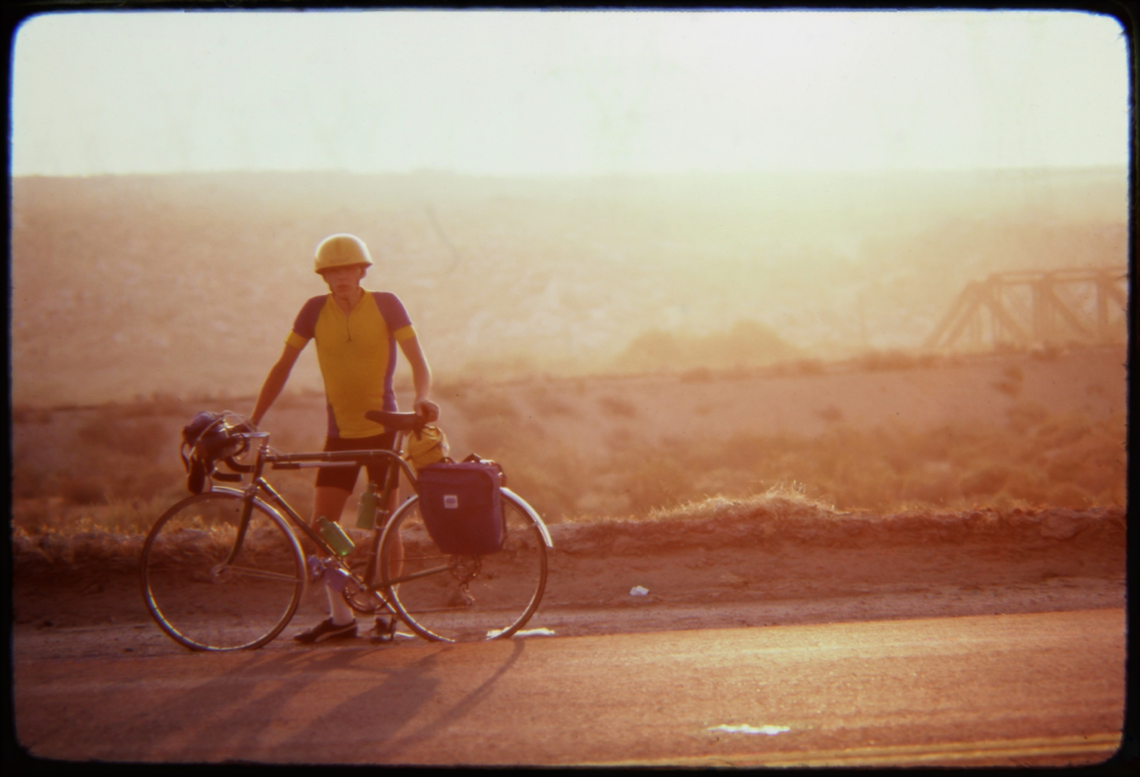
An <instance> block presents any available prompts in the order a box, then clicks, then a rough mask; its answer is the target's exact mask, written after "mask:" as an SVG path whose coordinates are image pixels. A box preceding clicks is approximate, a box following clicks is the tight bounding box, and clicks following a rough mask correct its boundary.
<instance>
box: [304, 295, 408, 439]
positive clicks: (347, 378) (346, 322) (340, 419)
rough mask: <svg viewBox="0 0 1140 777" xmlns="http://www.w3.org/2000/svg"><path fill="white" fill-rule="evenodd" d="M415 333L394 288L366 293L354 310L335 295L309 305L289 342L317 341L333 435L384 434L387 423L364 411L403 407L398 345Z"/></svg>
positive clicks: (369, 435)
mask: <svg viewBox="0 0 1140 777" xmlns="http://www.w3.org/2000/svg"><path fill="white" fill-rule="evenodd" d="M415 336H416V332H415V330H414V329H413V328H412V322H411V321H410V320H409V319H408V314H407V311H405V310H404V305H403V303H401V302H400V300H399V298H397V297H396V295H395V294H392V293H390V292H385V291H370V292H366V293H365V294H364V296H363V297H362V298H361V299H360V302H358V303H357V304H356V307H354V308H353V309H352V311H351V312H350V313H348V314H346V313H345V312H344V311H343V310H341V308H340V306H339V305H338V304H337V303H336V300H334V299H333V297H332V294H323V295H321V296H319V297H313V298H312V299H310V300H308V301H307V302H306V303H305V304H304V306H303V307H302V308H301V312H300V313H298V314H297V319H296V320H295V321H294V322H293V331H292V332H290V333H289V337H288V338H286V340H285V342H286V343H288V344H289V345H292V346H293V347H294V348H298V349H300V348H304V347H305V345H306V344H308V342H309V340H316V343H317V361H318V363H319V364H320V367H321V376H322V377H323V378H324V382H325V397H326V400H327V404H328V436H329V437H330V438H337V437H345V438H355V437H372V436H373V435H377V434H382V433H383V432H384V427H383V425H381V424H378V423H376V422H375V421H369V420H368V419H366V418H365V417H364V413H365V411H367V410H376V409H380V408H382V409H384V410H396V409H397V408H396V393H395V391H394V390H393V388H392V376H393V375H394V374H395V372H396V343H398V342H404V341H405V340H410V339H411V338H413V337H415Z"/></svg>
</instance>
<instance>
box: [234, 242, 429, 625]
mask: <svg viewBox="0 0 1140 777" xmlns="http://www.w3.org/2000/svg"><path fill="white" fill-rule="evenodd" d="M371 265H372V258H371V256H370V255H369V253H368V247H367V246H366V245H365V244H364V241H362V240H361V239H360V238H358V237H356V236H354V235H348V234H337V235H331V236H329V237H327V238H325V239H324V240H323V241H321V243H320V245H318V246H317V252H316V261H315V265H314V269H315V271H316V272H317V273H318V274H320V275H321V277H322V278H323V279H324V281H325V283H327V284H328V287H329V294H322V295H321V296H319V297H313V298H312V299H310V300H308V301H307V302H306V303H305V304H304V305H303V306H302V307H301V312H300V313H298V315H297V318H296V320H295V321H294V322H293V330H292V332H290V334H289V337H288V338H287V339H286V340H285V350H284V352H283V353H282V354H281V357H280V358H279V359H278V360H277V363H276V364H274V365H273V367H272V369H270V371H269V375H268V376H267V377H266V379H265V383H264V384H263V385H262V387H261V391H260V393H259V394H258V396H257V404H256V406H255V407H254V410H253V414H252V415H251V416H250V420H251V421H252V422H253V423H254V425H255V426H256V425H258V424H260V423H261V419H262V417H264V415H265V414H266V412H268V411H269V408H270V406H272V404H273V402H274V400H276V399H277V397H278V396H279V395H280V394H281V391H282V389H284V388H285V384H286V382H287V381H288V380H289V374H290V372H291V371H292V369H293V365H294V364H295V363H296V362H297V357H298V356H300V354H301V351H302V350H303V349H304V347H305V346H306V345H307V344H308V342H309V340H315V341H316V344H317V360H318V362H319V364H320V368H321V376H322V378H323V379H324V384H325V395H326V400H327V404H328V436H327V438H326V440H325V447H324V450H326V451H346V450H376V449H381V448H384V449H388V450H391V448H392V446H393V444H394V442H395V437H396V433H395V432H394V431H388V430H385V429H384V427H383V426H382V425H381V424H378V423H376V422H374V421H369V420H368V419H366V418H365V417H364V414H365V412H366V411H368V410H376V409H383V410H396V394H395V391H394V389H393V387H392V377H393V375H394V373H395V369H396V345H397V344H399V347H400V350H401V351H403V353H404V356H405V357H406V358H407V360H408V364H409V365H411V368H412V384H413V386H414V387H415V395H416V398H415V403H414V410H415V412H416V413H417V414H419V415H420V416H422V417H423V418H424V419H425V420H426V421H429V422H430V421H434V420H436V418H438V417H439V408H438V406H436V405H435V403H433V402H432V401H431V400H430V399H429V396H430V394H431V369H430V368H429V367H428V363H427V359H426V358H425V357H424V354H423V351H422V350H421V348H420V344H419V341H418V340H417V338H416V332H415V330H414V329H413V328H412V323H411V321H410V319H409V318H408V314H407V312H406V311H405V310H404V306H403V304H402V303H401V302H400V300H399V299H398V298H397V297H396V295H395V294H392V293H390V292H377V291H367V290H365V289H364V288H363V287H362V286H361V285H360V283H361V281H362V280H363V279H364V275H365V273H366V272H367V270H368V268H369V267H370V266H371ZM383 470H384V467H383V465H378V466H377V467H376V471H373V468H372V467H368V476H369V477H370V478H371V479H372V481H373V482H376V483H380V482H383V477H384V471H383ZM359 472H360V468H359V467H322V468H321V469H320V470H318V474H317V481H316V488H315V493H314V498H313V516H312V521H313V526H314V528H317V526H316V524H317V521H318V519H319V518H320V517H322V516H323V517H325V518H327V519H329V520H332V521H336V520H339V518H340V515H341V513H342V512H343V511H344V506H345V503H346V502H347V501H348V497H349V496H350V495H351V493H352V490H353V488H354V487H355V485H356V478H357V476H358V475H359ZM325 590H326V593H327V594H328V600H329V609H330V615H329V618H328V619H326V620H324V621H321V622H320V623H318V624H317V625H316V626H314V627H313V628H311V629H309V630H308V631H305V632H302V633H300V634H298V635H297V636H295V637H294V639H295V640H296V641H298V642H301V643H304V644H312V643H315V642H323V641H325V640H328V639H337V638H352V637H355V636H356V616H355V615H354V613H353V612H352V608H351V607H349V606H348V603H347V602H345V600H344V598H343V597H342V596H340V594H339V593H337V592H335V591H333V590H332V589H331V588H327V587H326V589H325Z"/></svg>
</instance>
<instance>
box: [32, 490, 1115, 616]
mask: <svg viewBox="0 0 1140 777" xmlns="http://www.w3.org/2000/svg"><path fill="white" fill-rule="evenodd" d="M551 534H552V536H553V540H554V551H553V552H552V554H551V557H550V562H551V563H550V578H549V582H548V587H547V592H546V596H545V598H544V600H543V605H542V607H541V609H540V611H539V615H538V616H536V619H535V623H540V622H542V623H549V624H555V623H557V624H560V626H561V629H560V633H576V632H577V631H580V630H581V628H580V627H575V626H574V624H573V623H572V620H573V618H572V616H571V615H569V614H568V613H571V612H581V611H591V612H592V613H594V614H593V615H591V616H590V618H591V619H592V620H591V623H592V624H593V625H592V626H591V628H590V630H591V631H599V630H601V631H606V630H609V631H620V630H629V629H657V628H668V627H670V625H676V624H678V623H683V624H685V625H686V627H710V626H717V625H724V623H723V620H724V618H725V617H728V616H726V615H725V612H727V610H725V607H726V606H727V607H729V608H730V609H731V607H732V606H738V607H739V606H753V607H755V606H762V607H765V608H766V610H765V612H766V616H765V617H766V622H796V621H803V620H805V619H815V620H828V619H835V620H843V619H848V620H849V619H859V618H881V617H918V616H922V615H935V614H953V613H964V612H967V611H968V612H1022V611H1032V610H1046V609H1084V608H1095V607H1104V606H1123V601H1124V575H1125V511H1124V509H1123V508H1120V507H1109V508H1095V509H1090V510H1084V511H1077V510H1065V509H1043V510H1037V511H1034V510H1022V509H1014V510H1010V511H998V510H992V509H982V510H977V511H972V512H957V513H946V514H938V513H927V512H911V513H903V514H898V515H888V516H878V515H873V514H860V513H834V512H829V511H827V510H825V509H821V508H819V507H818V506H815V505H812V504H797V503H795V502H794V501H789V500H778V499H777V500H772V499H769V500H768V501H767V502H766V503H765V502H764V501H763V500H739V501H733V500H727V499H720V500H708V501H707V502H705V503H703V504H701V505H697V506H695V507H692V508H690V510H689V513H688V514H686V515H685V516H683V517H678V516H669V515H664V516H660V517H658V519H656V520H641V521H632V520H631V521H605V522H597V523H583V524H574V523H563V524H558V525H555V526H552V527H551ZM141 543H142V539H141V538H140V537H122V536H116V535H110V534H102V533H92V534H76V535H72V536H70V537H66V536H64V535H59V534H49V535H43V536H37V537H26V536H17V537H15V538H14V546H13V551H14V581H15V587H14V620H15V622H16V623H17V624H24V625H37V626H41V627H53V626H82V625H89V624H104V623H108V622H125V621H136V620H146V618H147V615H146V612H145V610H144V608H143V605H142V601H141V596H140V593H139V589H138V582H137V560H138V553H139V549H140V548H141ZM634 586H640V587H642V588H644V589H647V591H648V593H647V594H644V595H640V596H631V590H632V589H633V587H634ZM823 602H827V603H829V604H827V605H826V606H825V605H823V604H821V603H823ZM813 603H814V604H813ZM872 603H873V606H872ZM631 607H633V608H637V609H638V610H639V612H638V613H634V612H633V611H632V610H631V609H630V608H631ZM693 608H697V609H698V610H699V613H698V614H697V615H693V614H692V610H693ZM600 611H603V612H604V611H608V613H609V615H605V614H599V612H600ZM681 611H686V612H687V613H688V614H687V615H685V616H684V617H681V616H680V615H679V613H681ZM650 612H652V614H651V615H650V614H649V613H650ZM741 622H745V621H743V620H742V621H741Z"/></svg>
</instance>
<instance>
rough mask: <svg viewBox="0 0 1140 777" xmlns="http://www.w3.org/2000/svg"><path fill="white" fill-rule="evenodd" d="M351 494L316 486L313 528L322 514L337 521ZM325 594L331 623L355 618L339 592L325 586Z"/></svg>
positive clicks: (316, 528)
mask: <svg viewBox="0 0 1140 777" xmlns="http://www.w3.org/2000/svg"><path fill="white" fill-rule="evenodd" d="M351 495H352V492H351V491H345V490H344V489H343V488H336V487H335V486H317V487H316V489H314V495H313V520H312V523H311V526H312V527H313V530H314V531H318V530H319V529H320V527H319V526H318V525H317V519H319V518H321V517H322V516H323V517H324V518H326V519H328V520H330V521H334V522H339V521H340V515H341V513H343V512H344V506H345V504H346V503H347V502H348V497H349V496H351ZM325 594H326V595H327V596H328V600H329V615H330V616H331V617H332V622H333V625H335V626H344V625H346V624H348V623H351V622H353V621H355V620H356V615H355V614H354V613H353V612H352V608H351V607H349V606H348V602H346V601H345V600H344V597H343V596H341V595H340V593H338V592H336V591H333V590H332V589H331V588H328V587H327V586H326V587H325Z"/></svg>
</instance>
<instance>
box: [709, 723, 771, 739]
mask: <svg viewBox="0 0 1140 777" xmlns="http://www.w3.org/2000/svg"><path fill="white" fill-rule="evenodd" d="M709 731H723V732H724V733H726V734H767V735H768V736H775V735H776V734H783V733H784V732H785V731H791V729H790V728H788V727H787V726H760V727H759V728H757V727H756V726H749V725H748V724H747V723H744V724H742V725H740V726H726V725H724V724H721V725H719V726H710V727H709Z"/></svg>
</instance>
